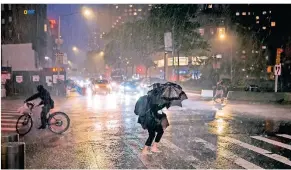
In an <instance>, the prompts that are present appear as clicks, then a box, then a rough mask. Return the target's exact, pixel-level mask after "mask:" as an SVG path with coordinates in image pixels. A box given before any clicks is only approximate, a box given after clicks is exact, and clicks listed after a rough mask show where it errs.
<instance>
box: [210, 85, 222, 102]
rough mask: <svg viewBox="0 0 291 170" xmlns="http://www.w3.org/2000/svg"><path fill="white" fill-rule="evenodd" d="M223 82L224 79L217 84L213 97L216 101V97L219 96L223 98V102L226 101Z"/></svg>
mask: <svg viewBox="0 0 291 170" xmlns="http://www.w3.org/2000/svg"><path fill="white" fill-rule="evenodd" d="M223 88H224V86H223V84H222V80H220V81H219V82H218V83H217V85H216V92H215V96H214V98H213V100H214V101H216V99H217V98H218V96H219V98H220V99H221V102H223V101H224V98H223Z"/></svg>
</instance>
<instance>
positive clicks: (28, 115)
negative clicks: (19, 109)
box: [16, 103, 70, 136]
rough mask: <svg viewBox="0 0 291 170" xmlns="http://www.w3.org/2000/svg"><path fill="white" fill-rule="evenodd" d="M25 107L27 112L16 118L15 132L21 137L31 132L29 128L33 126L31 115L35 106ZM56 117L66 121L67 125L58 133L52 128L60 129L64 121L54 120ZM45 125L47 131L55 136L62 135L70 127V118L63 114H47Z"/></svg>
mask: <svg viewBox="0 0 291 170" xmlns="http://www.w3.org/2000/svg"><path fill="white" fill-rule="evenodd" d="M26 105H27V107H28V108H29V112H28V113H24V114H23V115H21V116H20V117H19V118H18V120H17V122H16V132H17V133H18V134H19V135H21V136H24V135H26V134H27V133H29V132H30V130H31V128H32V126H33V120H32V117H31V115H32V114H33V113H32V110H33V108H34V107H35V105H34V104H33V103H26ZM57 116H63V117H64V118H65V119H66V121H67V125H66V126H65V129H63V130H60V131H57V130H55V129H54V128H53V126H57V127H62V125H63V124H64V121H63V120H61V119H57V118H56V117H57ZM22 119H23V120H22ZM28 124H29V126H28V127H27V128H28V129H27V130H26V131H25V128H24V127H25V126H26V125H28ZM18 125H20V127H18ZM21 125H22V126H21ZM46 125H48V129H49V130H50V131H51V132H53V133H55V134H62V133H64V132H65V131H67V130H68V129H69V126H70V118H69V116H68V115H67V114H66V113H64V112H54V113H49V116H48V117H47V119H46ZM22 130H24V131H22Z"/></svg>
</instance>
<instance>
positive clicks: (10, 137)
mask: <svg viewBox="0 0 291 170" xmlns="http://www.w3.org/2000/svg"><path fill="white" fill-rule="evenodd" d="M7 142H19V134H17V133H8V134H2V135H1V143H7Z"/></svg>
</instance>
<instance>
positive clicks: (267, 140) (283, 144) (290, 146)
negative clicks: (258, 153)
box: [251, 136, 291, 150]
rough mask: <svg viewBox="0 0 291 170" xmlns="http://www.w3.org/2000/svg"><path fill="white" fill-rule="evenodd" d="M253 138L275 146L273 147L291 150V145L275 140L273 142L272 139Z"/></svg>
mask: <svg viewBox="0 0 291 170" xmlns="http://www.w3.org/2000/svg"><path fill="white" fill-rule="evenodd" d="M251 138H254V139H257V140H261V141H264V142H267V143H270V144H273V145H277V146H280V147H282V148H286V149H288V150H291V145H287V144H285V143H282V142H277V141H274V140H271V139H268V138H264V137H262V136H251Z"/></svg>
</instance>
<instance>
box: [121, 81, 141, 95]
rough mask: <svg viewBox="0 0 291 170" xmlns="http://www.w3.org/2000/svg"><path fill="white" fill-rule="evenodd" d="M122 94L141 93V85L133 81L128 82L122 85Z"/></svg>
mask: <svg viewBox="0 0 291 170" xmlns="http://www.w3.org/2000/svg"><path fill="white" fill-rule="evenodd" d="M119 90H120V92H121V93H140V88H139V85H138V84H137V83H136V82H133V81H126V82H123V83H121V84H120V89H119Z"/></svg>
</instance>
